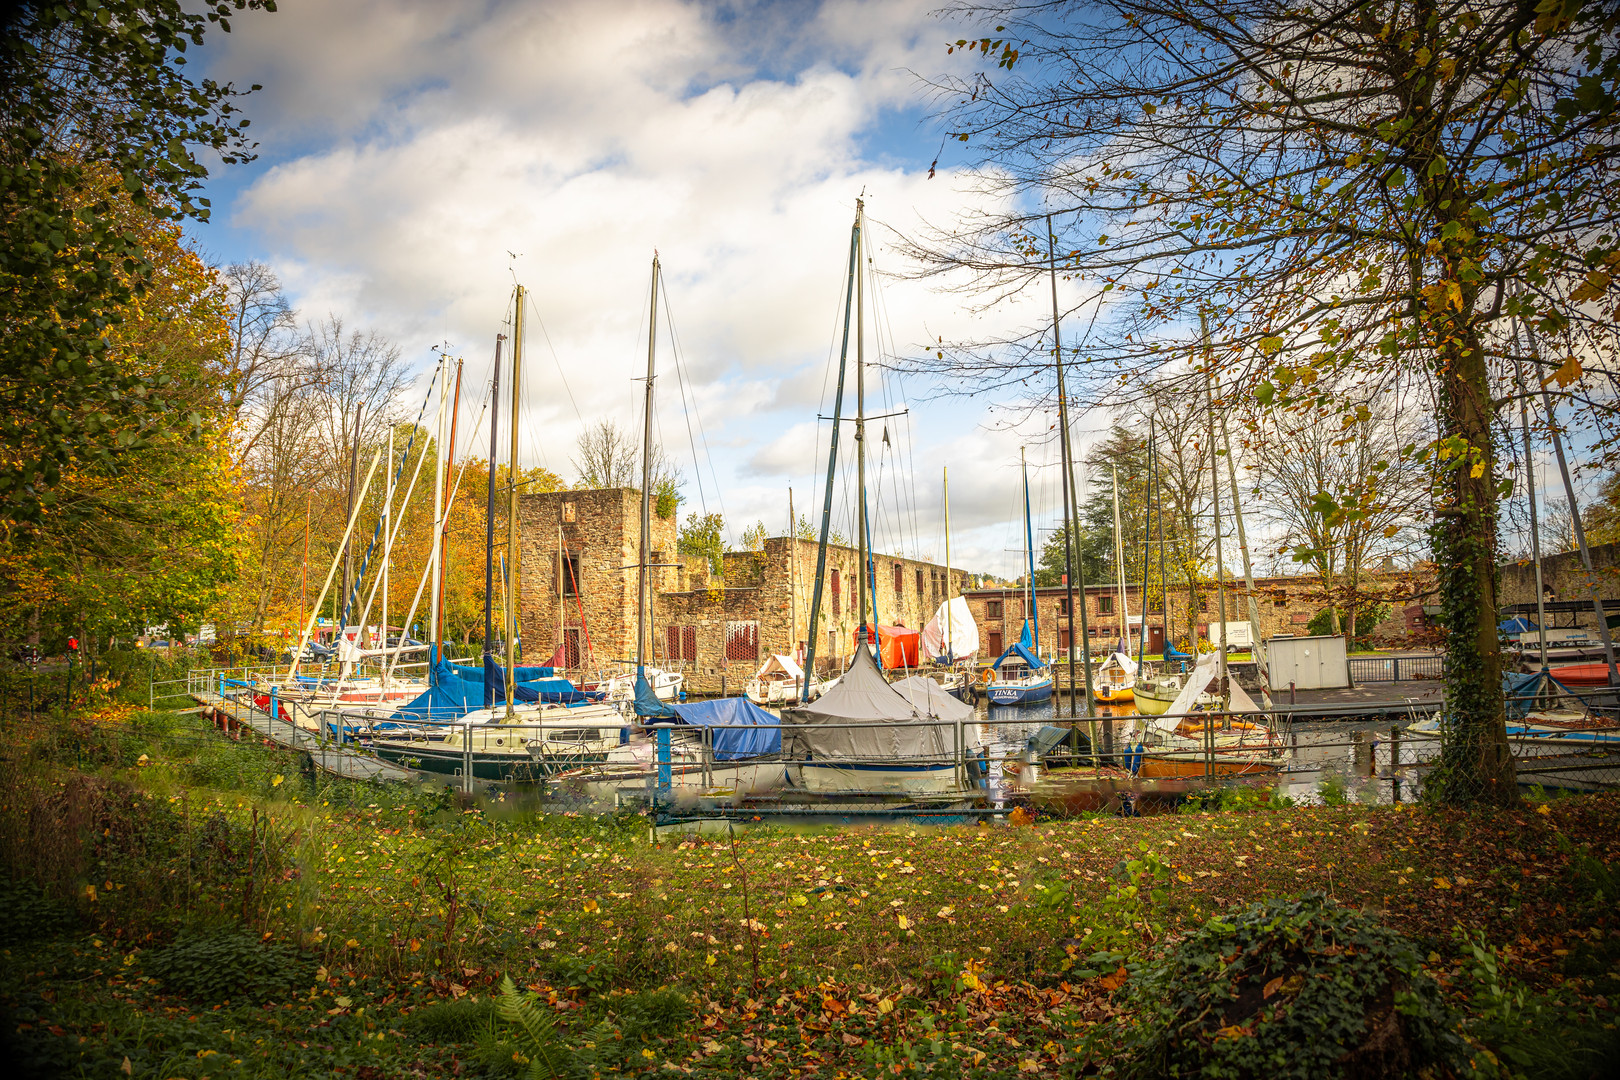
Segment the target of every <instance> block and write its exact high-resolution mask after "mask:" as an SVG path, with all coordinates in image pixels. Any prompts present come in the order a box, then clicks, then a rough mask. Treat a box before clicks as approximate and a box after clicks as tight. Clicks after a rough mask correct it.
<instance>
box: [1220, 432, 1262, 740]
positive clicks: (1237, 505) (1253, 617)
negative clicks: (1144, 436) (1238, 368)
mask: <svg viewBox="0 0 1620 1080" xmlns="http://www.w3.org/2000/svg"><path fill="white" fill-rule="evenodd" d="M1221 439H1222V440H1223V441H1224V442H1225V443H1226V476H1227V479H1228V480H1230V481H1231V482H1232V520H1233V522H1235V523H1236V525H1237V538H1238V551H1239V552H1241V553H1242V555H1243V585H1244V588H1246V589H1247V590H1248V593H1249V638H1250V641H1249V652H1250V654H1251V655H1253V656H1254V660H1255V670H1256V671H1257V672H1258V673H1259V675H1260V697H1261V703H1262V704H1263V705H1265V707H1266V709H1267V710H1268V711H1269V710H1270V708H1271V669H1270V665H1269V662H1268V661H1267V659H1266V648H1265V643H1264V642H1262V641H1261V640H1260V599H1259V597H1258V596H1256V595H1255V591H1254V562H1253V560H1251V559H1250V558H1249V537H1248V534H1247V533H1245V532H1244V531H1243V505H1242V503H1241V502H1240V501H1239V499H1238V481H1237V463H1236V461H1235V460H1234V458H1233V457H1232V435H1231V432H1229V431H1228V430H1227V427H1226V418H1225V417H1224V416H1223V417H1221ZM1223 633H1224V631H1223Z"/></svg>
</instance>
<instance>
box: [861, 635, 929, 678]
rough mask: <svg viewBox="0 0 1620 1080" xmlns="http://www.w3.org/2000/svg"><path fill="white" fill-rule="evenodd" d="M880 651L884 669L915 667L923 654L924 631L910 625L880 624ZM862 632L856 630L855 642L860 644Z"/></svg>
mask: <svg viewBox="0 0 1620 1080" xmlns="http://www.w3.org/2000/svg"><path fill="white" fill-rule="evenodd" d="M877 636H878V652H879V653H880V654H881V655H882V657H883V667H884V670H890V669H893V668H914V667H916V666H917V661H918V658H919V657H921V655H922V631H920V630H913V629H911V628H910V627H908V626H879V627H878V628H877ZM860 637H861V632H860V630H859V629H857V630H856V631H855V644H856V645H859V644H860V643H861V642H860Z"/></svg>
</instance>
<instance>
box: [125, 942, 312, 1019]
mask: <svg viewBox="0 0 1620 1080" xmlns="http://www.w3.org/2000/svg"><path fill="white" fill-rule="evenodd" d="M141 967H142V969H143V970H145V972H146V973H147V974H148V975H150V976H151V977H152V978H154V979H157V980H158V981H159V982H161V983H162V984H163V988H164V990H166V991H168V992H169V993H173V994H179V995H181V996H183V997H187V998H192V999H193V1000H196V1001H202V1002H208V1003H217V1002H221V1001H226V1000H230V1001H234V1002H238V1003H240V1002H261V1001H270V1000H273V999H275V998H276V997H278V996H279V995H282V994H286V993H288V992H290V991H293V990H296V989H298V988H299V987H307V986H309V985H310V984H311V983H312V982H314V980H315V964H314V962H313V961H312V960H310V958H309V957H308V956H306V955H305V954H304V953H303V952H301V951H300V950H299V949H297V948H296V947H295V946H292V945H287V944H284V943H280V942H267V941H262V940H260V938H259V936H258V935H257V934H253V933H251V932H248V931H246V930H241V929H227V930H218V931H212V932H203V933H195V932H187V933H182V934H181V935H180V937H178V938H177V939H176V940H175V942H174V944H172V945H170V946H168V947H167V948H162V949H157V950H154V951H152V952H150V953H147V954H144V955H143V956H142V958H141Z"/></svg>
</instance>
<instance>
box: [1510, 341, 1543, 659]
mask: <svg viewBox="0 0 1620 1080" xmlns="http://www.w3.org/2000/svg"><path fill="white" fill-rule="evenodd" d="M1517 337H1518V335H1517V334H1515V335H1514V338H1515V343H1517ZM1513 380H1514V382H1516V383H1518V384H1519V431H1520V432H1521V433H1522V434H1523V435H1524V480H1525V484H1524V492H1525V494H1526V495H1527V496H1529V499H1530V561H1531V562H1532V563H1534V564H1535V567H1536V634H1537V636H1538V637H1540V638H1541V670H1542V671H1546V670H1547V597H1546V594H1545V593H1544V592H1542V585H1541V524H1540V522H1538V521H1537V519H1536V463H1535V458H1533V457H1532V456H1531V455H1530V404H1529V399H1530V395H1529V394H1528V393H1527V392H1526V391H1525V388H1524V372H1523V370H1521V369H1520V367H1519V362H1518V360H1517V359H1515V360H1514V361H1513Z"/></svg>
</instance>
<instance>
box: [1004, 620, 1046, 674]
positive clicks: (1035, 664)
mask: <svg viewBox="0 0 1620 1080" xmlns="http://www.w3.org/2000/svg"><path fill="white" fill-rule="evenodd" d="M1025 636H1026V637H1027V636H1028V626H1027V625H1026V626H1025ZM1014 655H1016V656H1019V657H1021V658H1022V659H1023V661H1024V663H1026V664H1028V665H1029V666H1030V667H1032V668H1043V667H1045V666H1046V665H1045V664H1043V663H1041V661H1040V660H1039V659H1038V658H1037V657H1036V656H1035V654H1034V653H1032V652H1030V651H1029V648H1028V647H1027V644H1026V643H1025V642H1022V641H1018V642H1015V643H1014V644H1013V647H1012V648H1010V649H1008V650H1007V651H1006V652H1004V653H1002V654H1001V655H1000V656H999V657H997V658H996V662H995V663H994V664H993V665H991V666H992V667H994V668H995V669H996V670H997V671H1000V670H1001V665H1002V663H1003V662H1004V661H1005V660H1007V658H1008V657H1011V656H1014Z"/></svg>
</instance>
